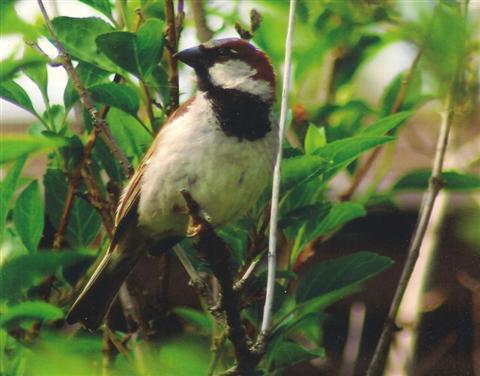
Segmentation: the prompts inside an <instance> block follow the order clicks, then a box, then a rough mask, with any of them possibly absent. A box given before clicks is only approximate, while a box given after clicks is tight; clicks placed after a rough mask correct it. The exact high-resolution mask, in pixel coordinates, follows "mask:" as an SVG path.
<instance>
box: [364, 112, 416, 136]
mask: <svg viewBox="0 0 480 376" xmlns="http://www.w3.org/2000/svg"><path fill="white" fill-rule="evenodd" d="M412 114H413V113H412V112H410V111H404V112H399V113H397V114H394V115H390V116H387V117H384V118H383V119H380V120H379V121H377V122H375V123H373V124H370V125H369V126H368V127H366V128H363V129H362V130H361V131H360V132H359V135H360V136H384V135H386V134H387V133H388V132H390V131H392V130H394V129H395V128H397V127H399V126H400V125H402V124H404V122H405V120H407V119H408V118H409V117H410V116H412Z"/></svg>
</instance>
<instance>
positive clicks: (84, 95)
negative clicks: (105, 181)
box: [37, 0, 133, 177]
mask: <svg viewBox="0 0 480 376" xmlns="http://www.w3.org/2000/svg"><path fill="white" fill-rule="evenodd" d="M37 3H38V6H39V8H40V11H41V13H42V15H43V18H44V20H45V23H46V25H47V28H48V31H49V32H50V34H51V36H52V42H53V44H54V45H55V47H56V49H57V51H58V54H59V57H60V61H61V63H62V66H63V68H64V69H65V70H66V72H67V74H68V77H69V78H70V80H71V81H72V84H73V86H74V88H75V90H76V91H77V92H78V95H79V96H80V100H81V102H82V104H83V106H84V107H85V108H86V109H87V110H88V112H89V113H90V116H91V117H92V121H93V126H94V127H95V128H96V129H98V132H99V133H100V135H101V136H102V138H103V140H104V141H105V143H106V144H107V146H108V148H109V149H110V151H111V152H112V154H113V156H114V157H115V159H116V160H117V161H118V163H119V164H120V166H121V168H122V171H123V173H124V174H125V176H127V177H130V176H131V174H132V173H133V168H132V166H131V164H130V162H129V161H128V159H127V157H126V156H125V154H124V153H123V152H122V151H121V149H120V148H119V146H118V144H117V143H116V141H115V139H114V138H113V135H112V133H111V132H110V128H109V127H108V124H107V122H106V121H105V119H103V118H102V117H101V116H100V113H99V112H98V110H97V108H96V107H95V104H94V102H93V101H92V99H91V98H90V95H89V94H88V92H87V89H86V88H85V86H84V85H83V83H82V80H81V79H80V77H79V75H78V73H77V71H76V70H75V68H74V67H73V64H72V60H71V59H70V56H69V55H68V54H67V52H66V51H65V48H64V46H63V44H62V43H61V42H60V39H59V38H58V35H57V33H56V31H55V28H54V27H53V24H52V22H51V21H50V18H49V16H48V13H47V11H46V10H45V6H44V5H43V2H42V0H37Z"/></svg>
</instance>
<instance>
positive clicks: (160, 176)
mask: <svg viewBox="0 0 480 376" xmlns="http://www.w3.org/2000/svg"><path fill="white" fill-rule="evenodd" d="M176 58H177V59H178V60H180V61H182V62H184V63H185V64H187V65H189V66H190V67H192V68H193V69H194V70H195V73H196V76H197V82H198V92H197V94H196V95H195V96H194V97H193V98H191V99H189V100H188V101H186V102H185V103H184V104H183V105H182V106H180V107H179V108H178V109H177V111H176V112H174V113H173V114H172V115H171V116H170V117H169V119H168V120H167V122H166V123H165V124H164V126H163V127H162V129H161V131H160V132H159V133H158V135H157V136H156V138H155V140H154V141H153V143H152V145H151V147H150V149H149V150H148V151H147V153H146V155H145V157H144V158H143V161H142V162H141V164H140V165H139V167H138V170H137V171H136V173H135V174H134V176H133V177H132V179H131V180H130V182H129V183H128V185H127V187H126V188H125V190H124V192H123V195H122V197H121V199H120V203H119V206H118V210H117V216H116V220H115V222H116V228H115V232H114V235H113V238H112V241H111V244H110V247H109V249H108V251H107V253H106V255H105V256H104V258H103V260H102V261H101V263H100V264H99V266H98V267H97V269H96V270H95V272H94V274H93V275H92V277H91V278H90V280H89V281H88V283H87V284H86V286H85V288H84V289H83V291H82V293H81V294H80V296H79V297H78V298H77V300H76V301H75V303H74V304H73V306H72V308H71V309H70V311H69V313H68V315H67V318H66V320H67V322H68V323H70V324H72V323H75V322H82V323H83V324H84V325H85V326H86V327H87V328H89V329H96V328H97V327H98V326H100V324H101V323H102V321H103V318H104V316H105V315H106V313H107V312H108V310H109V309H110V306H111V305H112V302H113V300H114V298H115V296H116V295H117V293H118V291H119V289H120V287H121V285H122V283H123V282H124V281H125V279H126V278H127V276H128V275H129V273H130V272H131V271H132V269H133V268H134V266H135V264H136V263H137V262H138V260H139V259H140V258H141V257H142V256H143V255H145V253H146V252H147V251H148V250H149V248H151V247H152V245H154V244H155V246H156V247H160V249H169V248H170V247H172V246H173V245H174V244H176V243H177V242H179V241H180V240H181V239H182V238H184V237H185V236H186V235H187V227H188V219H189V218H188V215H187V214H186V210H185V202H184V200H183V197H182V195H181V194H180V190H182V189H186V190H188V192H190V194H191V195H192V197H193V198H194V199H195V201H196V202H198V203H199V205H200V206H201V207H202V209H203V210H205V211H206V212H207V213H208V214H209V216H210V217H211V223H212V225H213V226H214V227H218V226H222V225H224V224H226V223H228V222H231V221H234V220H236V219H238V218H239V217H241V216H242V215H243V214H245V212H246V211H247V210H248V209H249V208H251V207H252V205H253V204H254V203H255V201H256V200H257V199H258V197H259V195H260V194H261V192H262V191H263V190H264V189H265V187H266V186H267V185H268V182H269V179H270V175H271V172H272V169H273V163H274V154H275V150H276V145H277V142H278V129H277V125H276V123H275V121H274V117H273V112H272V106H273V104H274V101H275V74H274V71H273V68H272V66H271V64H270V62H269V59H268V57H267V56H266V55H265V54H264V53H263V52H261V51H259V50H258V49H256V48H255V47H254V46H253V45H251V44H250V43H248V42H246V41H244V40H242V39H237V38H228V39H218V40H214V41H210V42H207V43H204V44H201V45H199V46H197V47H192V48H189V49H186V50H183V51H181V52H179V53H177V54H176Z"/></svg>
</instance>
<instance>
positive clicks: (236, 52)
mask: <svg viewBox="0 0 480 376" xmlns="http://www.w3.org/2000/svg"><path fill="white" fill-rule="evenodd" d="M228 52H230V54H232V55H238V51H236V50H234V49H232V48H229V49H228Z"/></svg>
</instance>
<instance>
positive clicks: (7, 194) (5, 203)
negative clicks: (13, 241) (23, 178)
mask: <svg viewBox="0 0 480 376" xmlns="http://www.w3.org/2000/svg"><path fill="white" fill-rule="evenodd" d="M25 159H26V158H19V159H18V160H16V161H15V163H14V164H13V165H12V167H11V168H10V170H9V171H8V173H7V175H6V176H5V178H4V179H3V180H2V182H1V183H0V244H1V243H2V240H3V235H4V232H5V224H6V221H7V215H8V207H9V205H10V201H11V200H12V197H13V194H14V193H15V189H16V188H17V185H18V180H19V177H20V173H21V171H22V168H23V165H24V164H25Z"/></svg>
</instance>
